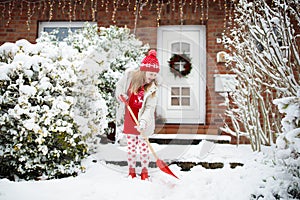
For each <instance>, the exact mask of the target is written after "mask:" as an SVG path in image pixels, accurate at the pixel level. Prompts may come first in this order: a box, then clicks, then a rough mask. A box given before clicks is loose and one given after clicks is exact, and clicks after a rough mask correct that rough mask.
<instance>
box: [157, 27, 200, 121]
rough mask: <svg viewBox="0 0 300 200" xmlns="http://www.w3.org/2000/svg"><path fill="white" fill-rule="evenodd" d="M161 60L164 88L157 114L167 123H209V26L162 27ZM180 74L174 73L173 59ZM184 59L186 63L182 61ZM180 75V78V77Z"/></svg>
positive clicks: (161, 88)
mask: <svg viewBox="0 0 300 200" xmlns="http://www.w3.org/2000/svg"><path fill="white" fill-rule="evenodd" d="M157 47H158V48H157V56H158V59H159V61H160V65H161V73H160V74H161V76H162V85H161V87H160V92H159V100H158V107H157V113H158V115H160V116H161V117H163V118H165V119H166V123H205V99H206V98H205V97H206V93H205V91H206V31H205V26H161V27H159V28H158V43H157ZM174 55H175V56H177V58H180V59H179V60H180V61H178V60H177V62H172V64H171V66H173V67H174V68H175V69H177V70H178V71H180V72H182V73H185V72H189V70H187V69H188V68H186V66H187V65H186V63H187V62H190V63H191V66H192V69H191V70H190V73H189V74H188V75H186V76H182V77H180V76H178V72H176V71H175V72H174V70H173V72H172V71H171V70H170V59H171V58H172V57H173V58H174ZM181 56H183V57H184V58H185V59H186V60H187V62H185V60H184V59H182V57H181ZM179 75H180V74H179Z"/></svg>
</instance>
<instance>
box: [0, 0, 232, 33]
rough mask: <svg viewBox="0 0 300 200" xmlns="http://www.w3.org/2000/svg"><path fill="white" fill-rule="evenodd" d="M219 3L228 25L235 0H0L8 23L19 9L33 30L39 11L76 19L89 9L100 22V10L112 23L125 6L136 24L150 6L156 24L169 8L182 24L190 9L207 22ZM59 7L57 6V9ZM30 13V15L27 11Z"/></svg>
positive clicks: (5, 21)
mask: <svg viewBox="0 0 300 200" xmlns="http://www.w3.org/2000/svg"><path fill="white" fill-rule="evenodd" d="M216 3H217V4H218V5H219V9H223V10H224V25H225V24H227V22H228V21H229V22H230V21H231V20H232V12H231V10H230V9H231V7H230V6H228V5H232V1H231V0H213V1H212V0H2V1H1V2H0V10H1V13H0V17H1V18H2V20H4V23H5V24H6V26H8V25H9V23H10V22H11V21H12V14H13V13H14V12H17V13H18V14H19V15H20V16H22V15H25V16H26V18H27V19H26V24H27V27H28V30H30V24H31V20H32V17H33V16H34V14H36V13H37V12H39V13H40V12H42V15H43V16H44V15H45V14H47V16H48V20H49V21H51V20H52V19H53V14H54V12H56V10H55V9H60V10H61V12H62V13H63V14H67V16H68V18H69V19H68V20H69V21H76V16H77V13H78V12H83V11H89V12H90V13H91V16H92V21H97V19H96V18H97V15H96V14H97V12H99V10H100V9H101V12H103V10H104V12H106V13H107V14H111V20H112V23H116V22H117V20H116V15H117V13H118V9H119V8H121V7H122V9H124V7H125V8H126V9H127V11H128V12H129V13H131V14H133V15H135V26H136V24H137V21H138V19H141V18H142V17H143V10H145V9H150V10H155V11H156V23H157V26H159V25H160V20H161V18H162V16H163V15H165V11H166V9H167V8H168V9H169V11H170V10H171V12H169V14H170V13H175V12H177V13H179V16H180V24H181V25H182V24H183V22H184V20H185V15H186V13H185V12H186V11H187V10H189V11H190V12H194V13H198V15H197V16H199V20H200V21H201V22H202V23H203V22H204V21H206V20H208V17H209V4H216ZM54 8H55V9H54ZM24 12H26V14H25V13H24Z"/></svg>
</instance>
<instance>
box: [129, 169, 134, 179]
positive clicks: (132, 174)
mask: <svg viewBox="0 0 300 200" xmlns="http://www.w3.org/2000/svg"><path fill="white" fill-rule="evenodd" d="M129 176H131V178H135V177H136V173H135V169H134V168H129Z"/></svg>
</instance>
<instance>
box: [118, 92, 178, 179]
mask: <svg viewBox="0 0 300 200" xmlns="http://www.w3.org/2000/svg"><path fill="white" fill-rule="evenodd" d="M120 100H121V101H122V102H123V103H125V105H126V106H127V109H128V110H129V112H130V115H131V116H132V118H133V120H134V121H135V123H136V125H137V126H139V122H138V120H137V119H136V117H135V115H134V113H133V112H132V110H131V108H130V106H129V104H128V102H127V101H126V99H125V98H124V96H123V95H120ZM141 135H142V136H143V138H144V139H145V141H146V143H147V144H148V147H149V148H150V150H151V153H152V154H153V156H154V157H155V159H156V165H157V166H158V167H159V169H160V170H161V171H163V172H165V173H167V174H169V175H171V176H174V177H175V178H177V179H179V178H178V177H177V176H176V175H175V174H174V173H173V172H172V171H171V170H170V168H169V167H168V165H167V164H166V163H165V162H164V161H162V160H161V159H159V158H158V156H157V154H156V153H155V151H154V149H153V147H152V146H151V144H150V142H149V140H148V138H147V137H146V136H145V135H144V134H143V133H142V132H141Z"/></svg>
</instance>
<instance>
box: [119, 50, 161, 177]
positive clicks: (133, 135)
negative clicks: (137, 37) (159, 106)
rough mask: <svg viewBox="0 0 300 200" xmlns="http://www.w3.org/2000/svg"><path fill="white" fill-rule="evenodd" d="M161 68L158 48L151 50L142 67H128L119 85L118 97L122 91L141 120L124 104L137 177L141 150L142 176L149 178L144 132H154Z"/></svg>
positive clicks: (132, 172) (131, 168)
mask: <svg viewBox="0 0 300 200" xmlns="http://www.w3.org/2000/svg"><path fill="white" fill-rule="evenodd" d="M158 72H159V63H158V60H157V58H156V51H155V50H150V51H149V53H148V56H146V57H145V58H144V59H143V61H142V63H141V65H140V68H139V69H137V70H129V71H126V72H125V75H124V76H123V77H122V78H121V79H120V80H119V81H118V83H117V86H116V97H117V98H118V99H119V100H120V95H123V97H125V98H126V99H127V102H128V104H129V106H130V108H131V109H132V111H133V113H134V115H135V116H136V118H137V119H138V122H139V126H137V125H136V123H135V121H134V120H133V118H132V117H131V115H130V112H129V110H128V109H127V107H125V113H124V129H123V133H124V134H126V137H127V155H128V157H127V161H128V166H129V176H131V177H132V178H135V177H136V173H135V167H136V158H137V154H138V153H140V161H141V166H142V173H141V179H142V180H146V179H148V165H149V148H148V145H147V143H146V141H145V140H144V138H143V136H142V135H141V133H142V134H143V135H144V136H146V137H148V136H149V135H151V134H153V132H154V128H155V121H154V111H155V107H156V99H157V97H156V90H157V79H156V78H157V74H158ZM121 104H124V103H121ZM123 106H124V105H123ZM119 112H120V111H119Z"/></svg>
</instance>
